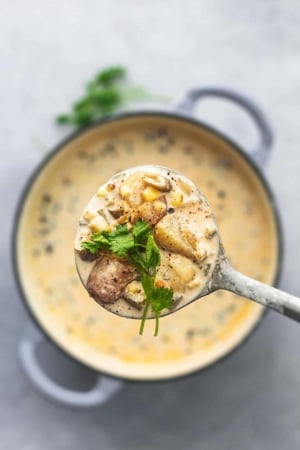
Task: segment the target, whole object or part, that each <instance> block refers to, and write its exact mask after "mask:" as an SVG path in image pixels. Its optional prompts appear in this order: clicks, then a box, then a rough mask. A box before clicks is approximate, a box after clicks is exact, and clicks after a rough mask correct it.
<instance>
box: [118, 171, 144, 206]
mask: <svg viewBox="0 0 300 450" xmlns="http://www.w3.org/2000/svg"><path fill="white" fill-rule="evenodd" d="M144 188H145V183H144V181H143V179H142V178H140V176H138V175H137V174H133V175H131V176H130V177H128V179H127V180H126V181H124V183H123V184H122V185H121V187H120V191H119V192H120V195H121V197H122V198H123V199H124V200H126V201H127V202H128V203H129V206H131V207H137V206H139V205H140V204H141V203H143V197H142V194H141V192H142V191H143V189H144Z"/></svg>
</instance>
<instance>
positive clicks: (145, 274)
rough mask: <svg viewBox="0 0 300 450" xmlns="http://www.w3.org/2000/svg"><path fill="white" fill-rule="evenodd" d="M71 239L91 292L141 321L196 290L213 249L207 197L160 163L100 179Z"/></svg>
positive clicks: (202, 285)
mask: <svg viewBox="0 0 300 450" xmlns="http://www.w3.org/2000/svg"><path fill="white" fill-rule="evenodd" d="M74 246H75V261H76V267H77V270H78V274H79V276H80V279H81V281H82V283H83V285H84V286H85V288H86V289H87V291H88V293H89V294H90V296H91V297H93V298H94V299H95V300H96V302H97V303H99V304H100V305H102V306H103V307H104V308H106V309H107V310H109V311H111V312H114V313H116V314H119V315H120V316H123V317H129V318H143V321H142V328H143V322H144V318H146V317H148V318H151V317H152V318H153V317H156V322H157V327H158V318H159V316H160V315H166V314H168V313H169V312H170V311H174V310H176V309H180V308H181V307H183V306H184V305H185V304H187V303H190V302H191V301H192V300H193V299H195V298H197V297H199V296H200V292H204V290H205V289H206V288H207V284H208V281H209V280H210V279H211V277H212V275H213V272H214V269H215V266H216V263H217V260H218V258H219V254H220V248H219V247H220V246H219V236H218V232H217V225H216V223H215V218H214V215H213V212H212V211H211V208H210V206H209V204H208V202H207V200H206V198H205V197H204V196H203V194H202V193H201V192H200V191H199V189H198V188H197V187H196V186H195V185H194V184H193V183H191V181H190V180H189V179H188V178H186V177H184V176H183V175H182V174H179V173H178V172H175V171H172V170H171V169H169V168H164V167H161V166H138V167H133V168H129V169H126V170H125V171H123V172H118V173H117V174H115V175H114V176H113V177H111V178H110V179H109V180H108V181H107V182H106V183H105V184H103V185H101V186H100V187H99V189H98V190H97V192H96V194H95V195H94V196H93V197H92V198H91V199H90V201H89V202H88V204H87V205H86V207H85V209H84V211H83V213H82V216H81V217H80V219H79V224H78V230H77V234H76V238H75V243H74ZM153 299H154V302H155V304H154V305H153V303H152V300H153ZM153 308H154V309H153ZM141 334H142V329H141ZM155 334H157V333H155Z"/></svg>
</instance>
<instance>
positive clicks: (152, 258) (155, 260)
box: [146, 234, 160, 272]
mask: <svg viewBox="0 0 300 450" xmlns="http://www.w3.org/2000/svg"><path fill="white" fill-rule="evenodd" d="M159 264H160V253H159V249H158V247H157V245H156V243H155V241H154V237H153V235H152V234H149V235H148V239H147V244H146V265H147V267H148V270H151V271H152V272H153V271H154V270H155V268H156V267H157V266H158V265H159Z"/></svg>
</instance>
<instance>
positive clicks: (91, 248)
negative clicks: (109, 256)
mask: <svg viewBox="0 0 300 450" xmlns="http://www.w3.org/2000/svg"><path fill="white" fill-rule="evenodd" d="M81 247H83V248H85V249H86V250H88V251H89V252H91V253H93V254H95V253H97V251H98V250H99V247H98V245H97V244H96V243H95V242H91V241H89V242H82V243H81Z"/></svg>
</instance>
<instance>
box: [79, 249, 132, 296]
mask: <svg viewBox="0 0 300 450" xmlns="http://www.w3.org/2000/svg"><path fill="white" fill-rule="evenodd" d="M136 276H137V274H136V270H135V268H134V267H133V266H132V265H131V264H128V263H125V262H123V261H120V260H119V259H116V258H114V257H113V256H111V255H104V256H103V257H102V258H101V259H99V260H98V261H96V263H95V265H94V267H93V269H92V271H91V273H90V275H89V277H88V281H87V286H86V287H87V291H88V293H89V294H90V295H91V297H93V298H94V299H95V300H96V301H97V302H98V303H113V302H115V301H116V300H118V298H120V297H121V296H122V295H123V293H124V290H125V288H126V286H127V284H128V283H130V282H131V281H133V280H135V279H136Z"/></svg>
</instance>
